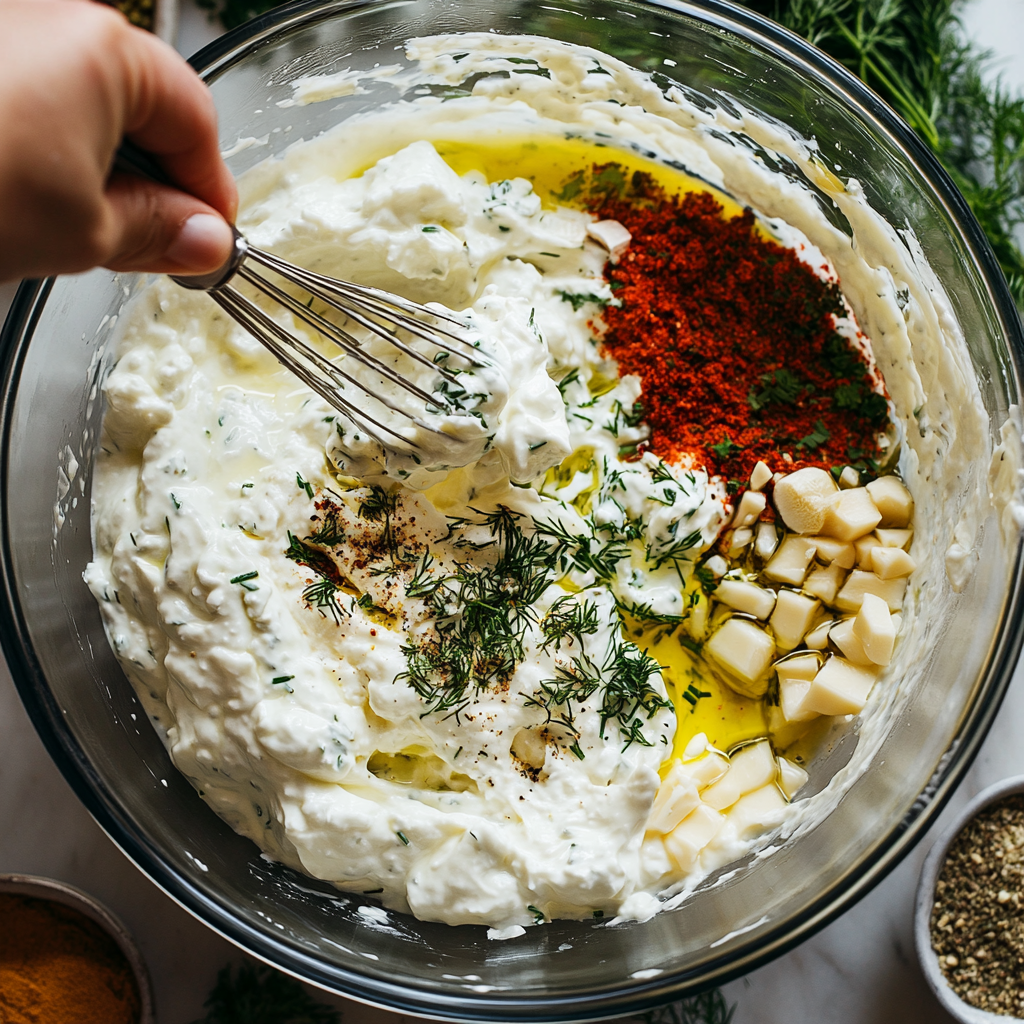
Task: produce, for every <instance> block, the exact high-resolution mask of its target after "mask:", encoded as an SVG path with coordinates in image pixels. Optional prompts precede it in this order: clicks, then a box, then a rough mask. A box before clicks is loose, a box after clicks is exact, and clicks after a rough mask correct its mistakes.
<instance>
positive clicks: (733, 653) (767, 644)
mask: <svg viewBox="0 0 1024 1024" xmlns="http://www.w3.org/2000/svg"><path fill="white" fill-rule="evenodd" d="M704 653H705V654H707V655H709V656H710V657H711V658H712V660H713V661H715V662H716V663H717V664H718V665H719V666H721V668H723V669H725V671H726V672H727V673H728V674H729V676H730V677H731V678H730V680H729V682H730V685H732V687H733V689H736V690H739V692H740V693H743V694H746V696H748V697H762V696H764V692H765V690H767V689H768V677H767V672H768V667H769V665H771V663H772V659H773V658H774V657H775V641H774V640H772V638H771V637H770V636H769V635H768V634H767V633H766V632H765V631H764V630H763V629H761V628H759V627H758V626H755V625H754V623H752V622H748V621H747V620H746V619H736V618H732V619H727V620H726V622H725V623H724V625H722V627H721V628H720V629H719V630H718V631H717V632H715V633H714V634H713V635H712V637H711V639H710V640H709V641H708V642H707V643H706V644H705V645H704Z"/></svg>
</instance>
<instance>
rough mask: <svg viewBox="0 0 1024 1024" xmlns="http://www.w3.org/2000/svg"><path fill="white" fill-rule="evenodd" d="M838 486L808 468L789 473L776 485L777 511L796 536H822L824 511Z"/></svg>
mask: <svg viewBox="0 0 1024 1024" xmlns="http://www.w3.org/2000/svg"><path fill="white" fill-rule="evenodd" d="M835 493H836V484H835V481H834V480H833V479H832V476H831V475H830V474H829V473H826V472H825V470H823V469H815V468H813V467H810V466H809V467H807V468H806V469H798V470H797V471H796V472H795V473H789V474H788V475H786V476H784V477H783V478H782V479H781V480H779V481H777V482H776V484H775V492H774V498H773V500H774V501H775V508H776V509H777V510H778V513H779V515H780V516H781V517H782V521H783V522H784V523H785V524H786V526H788V527H789V528H790V529H791V530H792V531H793V532H794V533H804V534H810V533H821V528H822V525H823V524H824V522H825V511H826V509H827V508H828V505H829V502H830V501H831V500H832V498H833V496H834V495H835Z"/></svg>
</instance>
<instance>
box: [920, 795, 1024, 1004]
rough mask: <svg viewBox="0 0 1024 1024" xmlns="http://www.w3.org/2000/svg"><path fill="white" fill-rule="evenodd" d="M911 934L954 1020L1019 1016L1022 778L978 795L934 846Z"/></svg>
mask: <svg viewBox="0 0 1024 1024" xmlns="http://www.w3.org/2000/svg"><path fill="white" fill-rule="evenodd" d="M914 932H915V938H916V941H917V952H918V957H919V958H920V961H921V966H922V968H923V970H924V975H925V978H926V979H927V981H928V984H929V985H930V986H931V989H932V991H933V992H934V993H935V995H936V996H937V998H938V999H939V1001H940V1002H941V1003H942V1005H943V1007H944V1008H945V1009H946V1010H947V1011H948V1012H949V1013H950V1014H951V1015H952V1016H953V1017H954V1018H955V1019H956V1020H958V1021H962V1022H964V1024H986V1022H1001V1024H1007V1022H1010V1021H1015V1020H1024V776H1020V775H1018V776H1014V777H1013V778H1009V779H1004V780H1003V781H1002V782H998V783H996V784H995V785H993V786H990V787H989V788H988V789H986V790H983V791H982V792H981V793H979V794H978V795H977V796H976V797H975V798H974V799H973V800H972V801H971V802H970V803H969V804H968V805H967V806H966V807H965V808H964V809H963V811H961V813H960V814H959V815H958V816H957V818H956V820H955V821H954V822H953V823H952V824H951V825H950V826H949V828H948V829H947V830H946V832H945V833H944V834H943V835H942V836H941V837H940V838H939V840H938V841H937V842H936V843H935V845H934V846H933V847H932V849H931V851H930V853H929V854H928V858H927V860H926V861H925V864H924V868H923V870H922V873H921V882H920V887H919V889H918V895H917V909H916V917H915V922H914Z"/></svg>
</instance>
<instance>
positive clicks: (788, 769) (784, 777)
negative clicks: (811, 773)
mask: <svg viewBox="0 0 1024 1024" xmlns="http://www.w3.org/2000/svg"><path fill="white" fill-rule="evenodd" d="M807 779H808V775H807V772H805V771H804V770H803V768H801V767H800V765H798V764H796V763H795V762H793V761H790V760H789V758H788V757H780V758H779V789H781V790H782V792H783V793H785V794H786V796H787V797H789V799H790V800H792V799H793V797H795V796H796V795H797V793H799V792H800V790H801V789H803V788H804V786H805V785H806V784H807Z"/></svg>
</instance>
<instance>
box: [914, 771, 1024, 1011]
mask: <svg viewBox="0 0 1024 1024" xmlns="http://www.w3.org/2000/svg"><path fill="white" fill-rule="evenodd" d="M1020 793H1024V775H1014V776H1013V777H1012V778H1009V779H1003V781H1002V782H997V783H996V784H995V785H994V786H989V787H988V789H984V790H982V791H981V792H980V793H979V794H978V795H977V796H976V797H975V798H974V799H973V800H972V801H971V802H970V803H969V804H968V805H967V806H966V807H965V808H964V809H963V810H962V811H961V812H960V813H959V814H958V815H957V817H956V820H955V821H953V822H952V823H951V824H950V826H949V828H947V829H946V831H945V832H943V833H942V835H941V836H939V838H938V839H937V840H936V842H935V844H934V845H933V846H932V848H931V850H929V851H928V857H927V858H926V860H925V862H924V867H923V868H922V869H921V880H920V882H919V883H918V886H917V905H916V906H915V908H914V941H915V945H916V946H917V958H918V960H919V961H920V962H921V970H922V971H923V972H924V976H925V978H926V979H927V981H928V985H929V987H930V988H931V990H932V991H933V992H934V993H935V996H936V998H937V999H938V1000H939V1002H940V1003H942V1005H943V1007H944V1008H945V1010H946V1011H947V1012H948V1013H949V1014H950V1015H951V1016H952V1017H954V1018H955V1019H956V1020H958V1021H961V1022H962V1024H1013V1022H1014V1021H1019V1020H1021V1018H1020V1017H1008V1016H1006V1015H1005V1014H1000V1013H989V1012H988V1010H979V1009H978V1008H977V1007H976V1006H971V1005H970V1003H965V1002H964V1001H963V1000H962V999H961V998H960V997H959V996H958V995H957V994H956V993H955V992H954V991H953V990H952V989H951V988H950V987H949V985H948V983H947V982H946V979H945V977H944V975H943V973H942V970H941V969H940V968H939V958H938V956H937V955H936V953H935V950H934V949H932V938H931V914H932V907H933V906H934V904H935V886H936V883H937V882H938V880H939V875H940V874H941V873H942V866H943V864H945V862H946V854H947V852H948V851H949V848H950V846H952V845H953V840H954V839H956V837H957V835H959V833H960V830H961V829H962V828H963V827H964V826H965V825H966V824H967V823H968V822H969V821H970V820H971V819H972V818H973V817H975V816H976V815H977V814H978V813H979V812H980V811H983V810H984V809H985V808H986V807H988V806H990V805H991V804H994V803H998V802H999V801H1000V800H1002V799H1003V798H1004V797H1008V796H1014V795H1016V794H1020Z"/></svg>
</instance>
